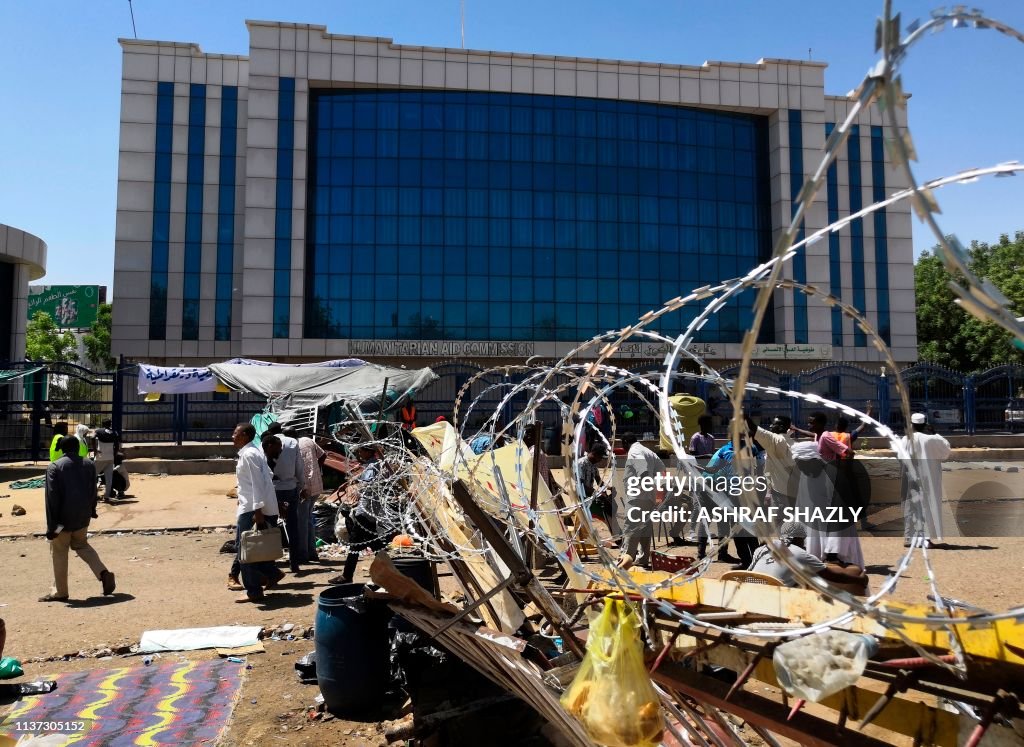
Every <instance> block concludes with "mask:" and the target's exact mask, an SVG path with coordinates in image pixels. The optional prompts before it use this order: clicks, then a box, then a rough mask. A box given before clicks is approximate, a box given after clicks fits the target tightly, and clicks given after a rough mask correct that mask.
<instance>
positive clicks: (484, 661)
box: [392, 604, 593, 747]
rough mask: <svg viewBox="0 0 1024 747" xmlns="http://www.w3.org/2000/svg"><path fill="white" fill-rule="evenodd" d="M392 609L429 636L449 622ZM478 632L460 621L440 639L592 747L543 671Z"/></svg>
mask: <svg viewBox="0 0 1024 747" xmlns="http://www.w3.org/2000/svg"><path fill="white" fill-rule="evenodd" d="M392 609H394V610H395V611H396V612H398V613H399V614H400V615H402V616H403V617H405V618H406V619H407V620H408V621H409V622H411V623H412V624H413V625H415V626H416V627H417V628H419V629H420V630H422V631H424V632H425V633H427V634H428V635H434V634H435V633H436V632H437V631H438V630H439V629H440V628H441V626H442V625H444V623H445V622H446V620H445V618H444V617H441V616H439V615H436V614H434V613H431V612H428V611H426V610H422V609H419V608H415V607H409V606H408V605H401V604H393V605H392ZM477 632H478V631H477V629H476V628H474V627H473V626H470V625H468V624H467V623H464V622H461V621H460V622H458V623H456V624H455V625H453V626H452V627H450V628H448V629H447V630H445V631H444V632H442V633H440V634H439V635H437V640H438V641H439V642H440V643H441V644H442V645H443V646H445V647H446V648H448V649H449V650H450V651H451V652H452V653H454V654H455V655H456V656H458V657H459V658H460V659H462V660H463V661H465V662H466V663H467V664H469V665H470V666H472V667H473V668H474V669H476V670H477V671H478V672H480V673H481V674H482V675H484V676H485V677H487V678H488V679H490V680H491V681H493V682H494V683H495V684H497V685H498V686H499V687H501V688H503V689H505V690H506V691H508V692H511V693H513V694H515V695H516V696H517V697H519V698H520V699H522V700H523V701H524V702H526V703H527V704H529V705H530V706H531V707H532V708H533V709H534V710H536V711H537V712H538V713H539V714H540V715H541V716H542V717H544V718H545V719H546V720H547V721H548V722H549V723H550V724H552V725H553V726H554V727H555V728H557V729H558V730H559V731H560V732H561V733H562V735H563V736H564V737H565V738H566V740H567V743H568V744H571V745H575V746H576V747H592V745H593V743H592V742H591V740H590V739H589V738H588V736H587V734H586V731H585V730H584V729H583V726H582V725H581V724H580V723H579V722H578V721H576V720H575V719H574V718H573V717H572V716H571V715H569V713H568V712H566V711H565V709H563V708H562V706H561V703H559V701H558V697H557V696H556V694H555V693H554V692H552V691H551V690H550V689H549V688H548V687H547V686H546V685H545V684H544V683H543V681H542V679H541V673H540V670H539V669H537V668H536V667H534V666H533V665H532V664H530V663H529V662H527V661H525V660H524V659H522V657H521V656H519V654H518V652H517V651H515V649H514V648H509V647H507V646H504V645H502V644H501V643H498V642H496V641H494V640H492V639H490V638H485V637H481V636H480V635H478V634H477Z"/></svg>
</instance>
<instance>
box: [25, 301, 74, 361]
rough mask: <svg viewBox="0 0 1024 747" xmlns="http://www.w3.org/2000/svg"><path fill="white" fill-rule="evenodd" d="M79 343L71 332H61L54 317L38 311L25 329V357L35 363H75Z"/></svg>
mask: <svg viewBox="0 0 1024 747" xmlns="http://www.w3.org/2000/svg"><path fill="white" fill-rule="evenodd" d="M77 350H78V341H77V340H76V339H75V336H74V334H72V333H71V332H61V331H60V330H59V329H58V328H57V323H56V322H55V321H54V320H53V317H52V316H50V315H49V314H47V313H46V312H45V311H37V312H36V313H35V316H33V317H32V319H30V320H29V323H28V326H27V327H26V328H25V357H26V358H29V359H31V360H34V361H54V362H62V363H74V362H75V361H77V360H78V353H77Z"/></svg>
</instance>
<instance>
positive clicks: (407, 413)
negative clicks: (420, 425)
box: [402, 405, 416, 430]
mask: <svg viewBox="0 0 1024 747" xmlns="http://www.w3.org/2000/svg"><path fill="white" fill-rule="evenodd" d="M402 424H403V425H405V427H406V428H409V429H410V430H411V429H413V428H415V427H416V405H405V406H403V407H402Z"/></svg>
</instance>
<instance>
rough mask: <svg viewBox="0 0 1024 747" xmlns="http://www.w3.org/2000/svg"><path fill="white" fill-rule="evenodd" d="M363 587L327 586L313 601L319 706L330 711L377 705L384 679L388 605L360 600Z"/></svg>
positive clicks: (349, 711)
mask: <svg viewBox="0 0 1024 747" xmlns="http://www.w3.org/2000/svg"><path fill="white" fill-rule="evenodd" d="M363 586H364V585H363V584H340V585H338V586H331V587H330V588H327V589H325V590H324V591H323V592H321V593H320V597H319V599H318V602H317V611H316V623H315V635H314V642H315V644H316V678H317V682H318V683H319V685H320V693H321V694H322V695H323V696H324V705H325V706H326V707H327V710H329V711H331V712H332V713H336V714H349V715H365V714H366V713H367V712H368V711H372V710H373V709H375V708H376V707H379V706H380V704H381V701H382V699H383V697H384V693H385V691H386V690H387V686H388V681H389V679H390V661H389V643H388V619H389V618H390V617H391V610H389V609H388V607H387V605H385V604H384V603H383V602H379V601H376V600H367V599H364V598H363Z"/></svg>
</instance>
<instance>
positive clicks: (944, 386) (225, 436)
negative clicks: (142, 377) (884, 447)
mask: <svg viewBox="0 0 1024 747" xmlns="http://www.w3.org/2000/svg"><path fill="white" fill-rule="evenodd" d="M39 366H42V370H40V371H37V372H35V373H31V374H28V375H27V376H24V377H22V378H21V379H16V380H13V381H10V382H9V383H6V384H2V385H0V461H13V460H21V459H40V458H42V455H43V454H45V452H46V447H47V445H48V443H49V440H50V438H51V437H52V433H53V431H52V428H51V427H49V426H51V425H52V423H54V422H57V421H61V420H64V421H67V422H68V424H69V428H70V430H71V431H72V432H74V428H75V426H76V425H77V424H79V423H82V424H85V425H87V426H89V427H90V428H95V427H96V426H98V425H99V424H101V423H102V421H103V420H104V419H106V418H110V419H111V420H113V423H114V428H115V429H117V430H118V431H120V432H121V434H122V437H123V439H124V442H125V443H153V442H160V443H181V442H183V441H207V442H226V441H228V440H230V438H231V431H232V429H233V428H234V426H235V424H237V423H239V422H241V421H244V420H249V419H250V418H251V417H252V416H253V415H254V414H256V413H257V412H259V411H261V410H262V409H263V407H264V405H265V404H266V402H265V401H264V400H263V398H261V397H259V396H257V395H252V394H247V393H242V392H231V393H227V394H221V393H215V392H209V393H201V394H178V395H164V396H163V397H162V398H160V399H159V400H157V401H146V398H145V396H144V395H140V394H139V393H138V368H137V367H136V366H135V365H134V364H121V365H119V366H118V367H117V370H115V371H110V372H102V373H97V372H94V371H90V370H88V369H86V368H83V367H81V366H78V365H75V364H72V363H43V364H40V363H33V362H28V361H22V362H16V363H0V369H7V370H11V369H14V370H30V369H33V368H36V367H39ZM431 368H432V369H433V370H434V372H435V373H437V375H438V377H439V378H438V379H437V380H436V381H434V382H433V383H431V384H430V385H428V386H427V387H425V388H424V389H423V390H422V391H421V392H419V394H418V396H417V397H416V405H417V410H418V420H419V423H420V424H421V425H423V424H427V423H432V422H433V421H434V419H435V418H436V417H437V416H438V415H444V416H446V417H449V418H450V417H451V416H452V413H453V408H454V406H455V399H456V397H457V396H458V393H459V391H460V390H461V389H462V387H463V386H464V385H465V384H466V383H467V382H469V381H470V380H471V379H473V378H474V377H477V376H478V374H481V373H482V372H483V371H484V370H485V369H483V368H481V367H480V366H478V365H476V364H474V363H470V362H466V361H450V360H449V361H444V362H441V363H438V364H435V365H433V366H431ZM659 368H660V362H659V361H638V362H634V363H631V364H630V370H632V371H635V372H637V373H641V374H642V373H646V372H650V373H651V374H652V376H656V375H657V373H658V372H659ZM736 370H737V367H736V366H733V367H730V368H726V369H723V370H722V374H723V375H724V376H726V377H729V376H732V375H734V374H735V372H736ZM899 374H900V376H901V377H902V379H903V381H904V384H905V385H906V387H907V392H908V396H909V398H910V406H911V410H912V411H914V412H926V413H927V414H928V419H929V421H930V422H931V423H932V424H933V425H934V426H935V428H936V430H938V431H940V432H945V433H956V432H960V433H968V434H972V433H977V432H1016V431H1024V366H1021V365H1019V364H1007V365H1003V366H998V367H996V368H992V369H990V370H988V371H983V372H980V373H975V374H962V373H959V372H957V371H952V370H950V369H947V368H943V367H942V366H938V365H935V364H933V363H917V364H914V365H912V366H909V367H907V368H905V369H903V370H902V371H900V372H899ZM525 375H526V374H523V373H522V372H521V371H517V370H516V369H515V368H511V369H508V370H505V369H502V370H497V371H490V372H488V373H486V374H485V375H483V376H479V378H476V379H475V380H474V381H473V384H472V385H471V387H470V389H469V391H468V393H466V394H465V395H464V396H463V398H462V399H461V400H460V402H459V412H458V417H459V422H460V423H468V425H469V427H470V429H475V428H477V427H478V426H479V425H480V424H482V421H483V420H484V419H485V418H486V417H488V416H489V415H490V414H491V413H493V412H494V410H495V408H497V407H498V405H499V404H500V403H501V402H502V400H503V399H504V398H505V396H506V395H507V394H508V393H509V392H510V391H511V390H512V389H513V387H515V386H516V385H518V384H520V383H522V382H523V381H524V380H525V379H524V376H525ZM750 380H751V381H752V382H754V383H757V384H764V385H768V386H774V387H778V388H780V389H783V390H792V391H798V392H806V393H813V394H817V395H820V396H822V397H827V398H828V399H832V400H838V401H841V402H843V403H845V404H848V405H850V406H852V407H855V408H857V409H859V410H861V411H864V410H866V408H867V406H868V404H869V403H870V404H871V406H872V414H873V415H874V417H876V418H877V419H878V420H879V421H881V422H883V423H887V424H888V425H890V426H891V427H893V428H894V429H902V428H903V425H904V423H903V414H902V412H901V411H900V402H899V397H898V394H897V391H896V384H895V381H896V377H895V376H894V375H893V374H892V372H889V373H888V375H886V373H885V372H884V371H883V370H875V371H872V370H868V369H865V368H863V367H860V366H857V365H854V364H849V363H830V364H827V365H824V366H820V367H818V368H814V369H811V370H808V371H804V372H801V373H791V372H785V371H779V370H776V369H774V368H771V367H769V366H764V365H760V364H756V365H754V366H752V368H751V376H750ZM554 384H555V385H560V384H566V385H569V384H570V379H569V377H568V376H566V375H565V374H559V375H558V377H557V378H556V379H555V380H554ZM674 391H675V392H677V393H682V392H686V393H689V394H696V395H698V396H700V397H701V398H703V399H704V400H705V401H706V402H707V403H708V410H709V412H710V413H711V415H712V416H713V418H714V422H715V428H716V430H721V431H724V430H725V424H726V423H727V422H728V420H729V418H730V417H731V411H730V406H729V400H728V398H727V397H726V396H725V395H724V394H723V393H722V392H721V391H720V390H719V389H718V388H717V387H714V386H712V385H710V384H708V383H706V382H703V381H695V380H684V381H680V382H679V383H678V384H677V385H676V386H675V388H674ZM532 392H533V388H532V387H531V386H528V387H526V388H524V391H522V392H520V393H519V394H517V395H516V396H515V397H513V398H512V399H511V400H510V401H509V402H508V403H506V404H505V406H504V407H503V412H502V418H503V420H504V421H505V422H507V421H508V420H509V419H510V418H511V417H512V416H513V415H514V413H517V412H521V411H522V409H523V408H524V407H525V405H526V403H527V402H528V400H529V398H530V396H531V394H532ZM574 394H575V391H574V389H573V388H572V387H571V386H567V388H566V390H565V392H564V395H563V396H562V400H563V401H568V400H569V399H571V397H572V396H573V395H574ZM474 402H477V404H476V406H475V407H474V406H473V403H474ZM744 402H745V408H746V410H747V411H748V412H749V413H750V414H751V416H752V417H754V418H755V419H756V420H758V421H759V422H763V423H767V422H769V421H770V420H771V419H772V418H774V417H775V416H776V415H788V416H789V417H791V418H792V419H793V421H794V422H795V423H802V422H803V421H804V420H805V419H806V417H807V415H808V414H809V413H810V410H811V409H815V408H809V407H808V406H807V405H805V404H803V403H802V402H801V401H800V400H798V399H795V398H790V397H787V396H785V395H771V394H768V393H766V392H758V391H753V390H750V391H748V392H747V394H746V396H745V397H744ZM611 405H612V411H613V414H614V416H615V417H616V419H617V420H619V422H620V423H621V422H626V423H627V427H628V428H629V429H630V430H635V431H637V432H648V431H650V432H656V431H657V430H658V428H657V422H656V414H655V413H653V412H651V410H650V408H648V407H646V405H644V403H643V401H642V399H641V398H640V397H639V396H637V394H636V393H634V392H631V391H629V390H627V389H619V390H617V391H616V392H615V393H614V394H613V395H612V396H611ZM538 415H539V419H540V420H541V421H543V422H544V424H545V425H546V426H548V427H549V428H554V427H555V426H557V424H558V423H559V422H560V415H559V403H558V402H555V401H553V400H549V401H546V402H545V403H544V404H543V405H542V406H541V408H540V410H539V413H538Z"/></svg>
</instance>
